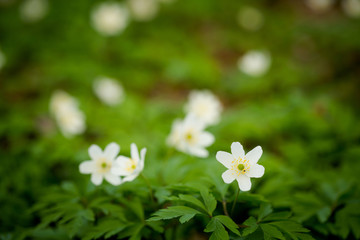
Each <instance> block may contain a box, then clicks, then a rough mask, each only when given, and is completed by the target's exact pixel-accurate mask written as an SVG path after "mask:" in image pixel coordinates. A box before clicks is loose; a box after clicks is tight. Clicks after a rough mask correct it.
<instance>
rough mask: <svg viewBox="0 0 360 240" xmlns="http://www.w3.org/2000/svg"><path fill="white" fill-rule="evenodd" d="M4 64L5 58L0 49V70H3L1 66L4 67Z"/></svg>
mask: <svg viewBox="0 0 360 240" xmlns="http://www.w3.org/2000/svg"><path fill="white" fill-rule="evenodd" d="M5 62H6V58H5V55H4V53H3V52H2V51H1V49H0V70H1V69H2V68H3V66H4V65H5Z"/></svg>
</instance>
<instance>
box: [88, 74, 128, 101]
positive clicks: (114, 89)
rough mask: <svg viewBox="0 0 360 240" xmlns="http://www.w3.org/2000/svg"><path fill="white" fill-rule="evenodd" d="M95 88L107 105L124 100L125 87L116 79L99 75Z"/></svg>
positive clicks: (97, 94) (98, 95)
mask: <svg viewBox="0 0 360 240" xmlns="http://www.w3.org/2000/svg"><path fill="white" fill-rule="evenodd" d="M93 88H94V92H95V94H96V96H97V97H98V98H99V99H100V100H101V101H103V102H104V103H105V104H107V105H110V106H114V105H116V104H119V103H121V102H122V101H123V98H124V89H123V87H122V86H121V85H120V83H119V82H117V81H116V80H115V79H111V78H107V77H98V78H96V79H95V81H94V84H93Z"/></svg>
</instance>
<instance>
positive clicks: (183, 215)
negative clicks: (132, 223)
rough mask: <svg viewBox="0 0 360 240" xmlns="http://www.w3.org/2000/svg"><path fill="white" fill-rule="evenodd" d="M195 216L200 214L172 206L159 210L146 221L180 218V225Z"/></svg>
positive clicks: (186, 208)
mask: <svg viewBox="0 0 360 240" xmlns="http://www.w3.org/2000/svg"><path fill="white" fill-rule="evenodd" d="M196 214H201V212H199V211H198V210H196V209H193V208H190V207H185V206H173V207H168V208H165V209H160V210H159V211H157V212H155V213H154V214H153V216H154V217H151V218H150V219H148V220H147V221H159V220H165V219H172V218H176V217H180V219H179V221H180V222H181V223H184V222H187V221H189V220H190V219H191V218H193V217H194V216H195V215H196Z"/></svg>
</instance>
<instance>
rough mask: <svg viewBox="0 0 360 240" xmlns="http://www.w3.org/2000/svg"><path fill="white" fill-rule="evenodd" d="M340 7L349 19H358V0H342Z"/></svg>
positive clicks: (359, 3) (359, 8) (359, 5)
mask: <svg viewBox="0 0 360 240" xmlns="http://www.w3.org/2000/svg"><path fill="white" fill-rule="evenodd" d="M341 6H342V8H343V10H344V12H345V13H346V15H348V16H349V17H353V18H358V17H360V0H342V1H341Z"/></svg>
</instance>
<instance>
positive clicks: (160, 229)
mask: <svg viewBox="0 0 360 240" xmlns="http://www.w3.org/2000/svg"><path fill="white" fill-rule="evenodd" d="M146 225H148V226H149V227H151V228H152V229H154V230H155V231H157V232H159V233H163V232H164V227H163V223H162V222H150V221H148V222H147V223H146Z"/></svg>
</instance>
